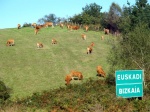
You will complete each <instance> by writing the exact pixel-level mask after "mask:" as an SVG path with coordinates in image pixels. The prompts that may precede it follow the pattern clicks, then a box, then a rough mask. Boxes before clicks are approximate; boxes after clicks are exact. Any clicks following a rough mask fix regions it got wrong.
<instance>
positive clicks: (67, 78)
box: [65, 74, 72, 85]
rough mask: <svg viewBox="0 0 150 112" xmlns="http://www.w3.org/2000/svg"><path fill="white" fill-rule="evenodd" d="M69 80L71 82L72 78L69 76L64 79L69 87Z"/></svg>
mask: <svg viewBox="0 0 150 112" xmlns="http://www.w3.org/2000/svg"><path fill="white" fill-rule="evenodd" d="M71 80H72V76H71V75H70V74H68V75H66V77H65V81H66V85H69V84H70V81H71Z"/></svg>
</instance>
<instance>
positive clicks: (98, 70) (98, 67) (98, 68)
mask: <svg viewBox="0 0 150 112" xmlns="http://www.w3.org/2000/svg"><path fill="white" fill-rule="evenodd" d="M96 71H97V76H102V77H106V73H105V72H104V70H103V69H102V67H101V66H97V69H96Z"/></svg>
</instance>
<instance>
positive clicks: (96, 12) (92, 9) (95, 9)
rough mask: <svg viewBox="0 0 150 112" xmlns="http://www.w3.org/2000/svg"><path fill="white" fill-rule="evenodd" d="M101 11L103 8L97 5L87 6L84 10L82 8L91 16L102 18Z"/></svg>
mask: <svg viewBox="0 0 150 112" xmlns="http://www.w3.org/2000/svg"><path fill="white" fill-rule="evenodd" d="M101 9H102V7H101V6H99V5H97V4H96V3H91V4H90V5H86V6H85V7H84V8H82V11H83V13H86V14H88V15H90V16H93V17H100V11H101Z"/></svg>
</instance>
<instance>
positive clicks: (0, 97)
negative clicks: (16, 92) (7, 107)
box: [0, 81, 10, 104]
mask: <svg viewBox="0 0 150 112" xmlns="http://www.w3.org/2000/svg"><path fill="white" fill-rule="evenodd" d="M9 97H10V95H9V89H8V88H7V87H6V85H5V84H4V82H2V81H0V104H2V102H3V101H5V100H6V99H8V98H9Z"/></svg>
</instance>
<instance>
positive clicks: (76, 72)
mask: <svg viewBox="0 0 150 112" xmlns="http://www.w3.org/2000/svg"><path fill="white" fill-rule="evenodd" d="M70 75H71V77H72V78H78V79H79V80H82V79H83V75H82V73H81V72H78V71H74V70H72V71H71V73H70Z"/></svg>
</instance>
